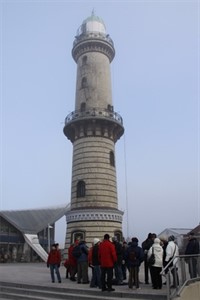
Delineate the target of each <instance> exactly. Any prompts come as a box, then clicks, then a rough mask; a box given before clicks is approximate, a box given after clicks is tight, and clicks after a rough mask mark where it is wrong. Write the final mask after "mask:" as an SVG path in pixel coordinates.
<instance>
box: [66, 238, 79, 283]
mask: <svg viewBox="0 0 200 300" xmlns="http://www.w3.org/2000/svg"><path fill="white" fill-rule="evenodd" d="M78 243H79V241H75V243H73V244H71V245H70V247H69V249H68V261H69V266H70V271H69V272H70V280H71V281H76V279H75V275H76V273H77V259H76V258H75V257H74V255H73V253H72V252H73V249H74V247H75V246H76V245H78Z"/></svg>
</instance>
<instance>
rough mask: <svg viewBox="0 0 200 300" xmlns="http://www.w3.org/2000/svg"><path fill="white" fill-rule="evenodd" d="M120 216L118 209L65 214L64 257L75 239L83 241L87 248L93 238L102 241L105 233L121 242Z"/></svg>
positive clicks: (87, 210)
mask: <svg viewBox="0 0 200 300" xmlns="http://www.w3.org/2000/svg"><path fill="white" fill-rule="evenodd" d="M122 216H123V212H122V211H120V210H118V209H82V210H70V211H69V212H68V213H67V214H66V221H67V230H66V239H65V255H67V252H68V248H69V246H70V245H71V244H72V243H74V242H75V240H77V239H78V240H80V239H82V240H85V241H86V244H87V246H88V247H91V246H92V242H93V239H94V238H98V239H100V241H101V240H103V237H104V234H106V233H108V234H109V235H110V237H113V236H117V238H118V240H119V241H122V238H123V234H122Z"/></svg>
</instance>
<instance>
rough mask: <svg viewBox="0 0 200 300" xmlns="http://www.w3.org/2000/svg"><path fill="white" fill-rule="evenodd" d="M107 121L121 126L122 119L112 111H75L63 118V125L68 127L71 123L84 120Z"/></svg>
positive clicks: (98, 109)
mask: <svg viewBox="0 0 200 300" xmlns="http://www.w3.org/2000/svg"><path fill="white" fill-rule="evenodd" d="M91 118H92V119H104V120H105V119H107V120H109V121H114V122H117V123H119V124H120V125H122V126H123V119H122V117H121V116H120V115H119V114H118V113H116V112H113V111H110V110H108V109H100V108H93V109H90V110H86V111H80V110H76V111H73V112H71V113H70V114H69V115H68V116H67V117H66V118H65V125H68V124H69V123H71V122H73V121H78V120H80V121H81V120H84V119H91Z"/></svg>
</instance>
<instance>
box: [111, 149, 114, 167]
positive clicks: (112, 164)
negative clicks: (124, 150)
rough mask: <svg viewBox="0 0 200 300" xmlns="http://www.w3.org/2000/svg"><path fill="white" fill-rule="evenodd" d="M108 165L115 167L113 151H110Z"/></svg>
mask: <svg viewBox="0 0 200 300" xmlns="http://www.w3.org/2000/svg"><path fill="white" fill-rule="evenodd" d="M110 165H111V166H113V167H115V155H114V152H113V151H110Z"/></svg>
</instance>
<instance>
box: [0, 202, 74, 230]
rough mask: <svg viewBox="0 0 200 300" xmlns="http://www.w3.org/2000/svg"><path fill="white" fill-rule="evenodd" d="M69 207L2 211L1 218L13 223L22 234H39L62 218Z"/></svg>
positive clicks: (0, 212)
mask: <svg viewBox="0 0 200 300" xmlns="http://www.w3.org/2000/svg"><path fill="white" fill-rule="evenodd" d="M69 206H70V205H69V204H68V205H61V206H56V207H48V208H37V209H27V210H5V211H0V216H1V217H3V218H4V219H5V220H7V221H8V222H9V223H11V224H12V225H13V226H14V227H16V228H17V229H18V230H19V231H21V232H22V233H38V232H40V231H41V230H43V229H45V228H46V227H47V226H48V224H53V223H55V222H56V221H58V220H59V219H60V218H62V217H63V216H64V215H65V213H66V212H67V211H68V209H69Z"/></svg>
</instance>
